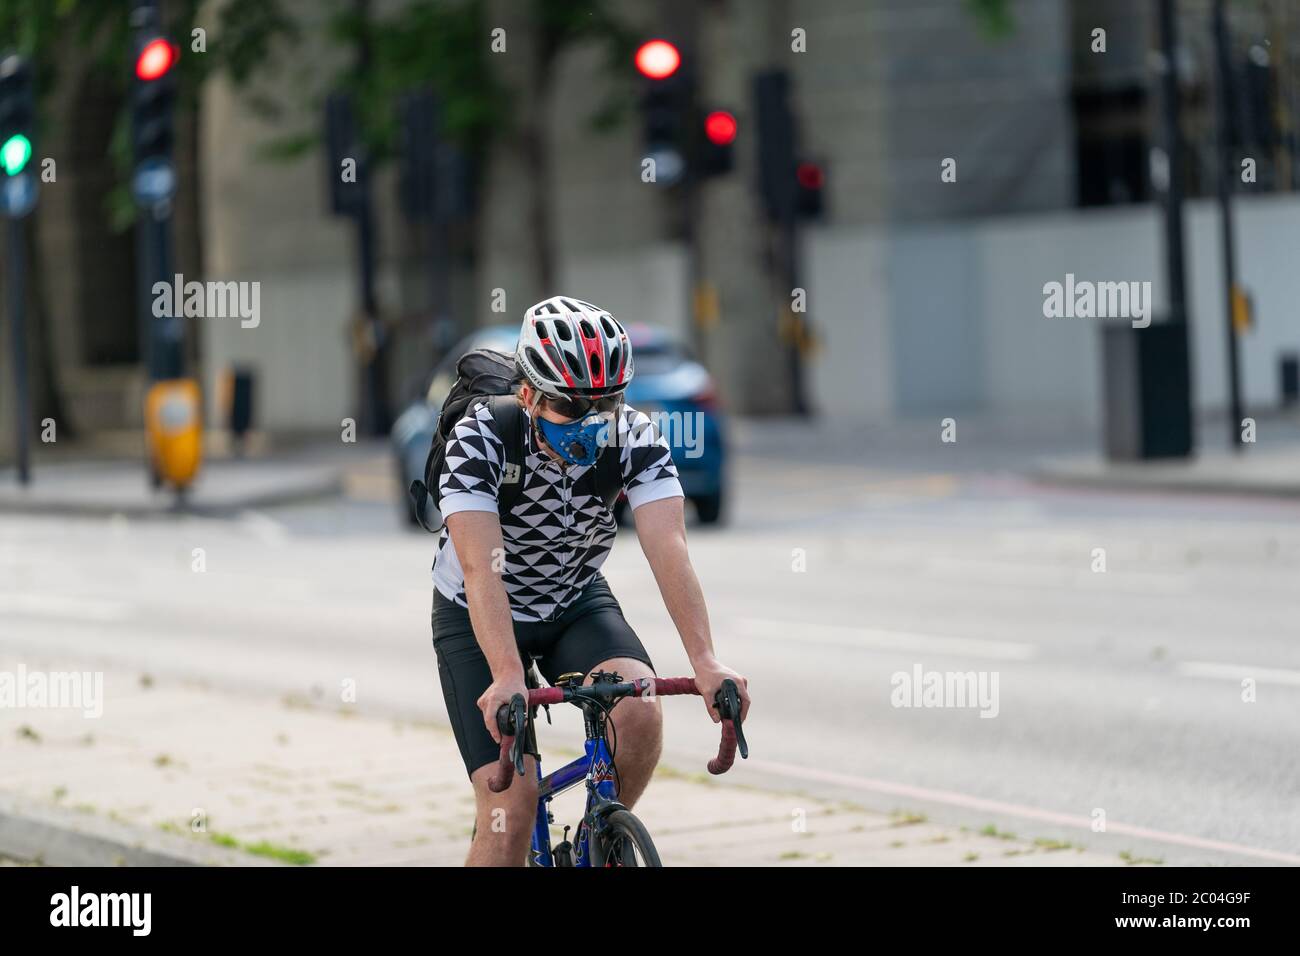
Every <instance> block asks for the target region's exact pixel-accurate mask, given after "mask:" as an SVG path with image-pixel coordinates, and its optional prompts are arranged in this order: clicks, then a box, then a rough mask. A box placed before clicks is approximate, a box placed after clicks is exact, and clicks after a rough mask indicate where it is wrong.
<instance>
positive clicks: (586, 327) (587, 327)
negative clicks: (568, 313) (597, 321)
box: [578, 319, 596, 339]
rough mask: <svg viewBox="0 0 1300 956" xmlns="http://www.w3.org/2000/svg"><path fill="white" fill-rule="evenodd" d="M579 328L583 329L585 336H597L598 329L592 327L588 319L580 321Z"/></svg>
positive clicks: (592, 337) (588, 337)
mask: <svg viewBox="0 0 1300 956" xmlns="http://www.w3.org/2000/svg"><path fill="white" fill-rule="evenodd" d="M578 328H579V329H581V330H582V336H583V338H587V339H594V338H595V337H596V330H595V329H594V328H592V327H591V323H590V322H588V321H587V320H586V319H583V320H582V321H581V322H579V323H578Z"/></svg>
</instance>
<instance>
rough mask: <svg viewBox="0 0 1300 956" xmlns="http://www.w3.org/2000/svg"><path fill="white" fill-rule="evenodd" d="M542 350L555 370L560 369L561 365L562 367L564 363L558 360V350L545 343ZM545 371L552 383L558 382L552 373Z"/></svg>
mask: <svg viewBox="0 0 1300 956" xmlns="http://www.w3.org/2000/svg"><path fill="white" fill-rule="evenodd" d="M542 348H544V349H546V357H547V358H548V359H550V360H551V364H552V365H554V366H555V367H556V368H560V367H561V366H562V365H564V361H563V360H562V359H561V358H560V353H559V350H558V349H556V347H555V346H554V345H552V344H551V343H549V342H547V343H546V344H545V345H543V346H542ZM547 371H548V372H549V373H550V376H551V380H552V381H555V382H558V381H559V379H558V378H556V377H555V373H554V372H550V370H549V369H548V370H547Z"/></svg>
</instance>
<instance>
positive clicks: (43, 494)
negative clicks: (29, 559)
mask: <svg viewBox="0 0 1300 956" xmlns="http://www.w3.org/2000/svg"><path fill="white" fill-rule="evenodd" d="M343 481H344V476H343V467H342V463H341V462H340V461H339V460H313V459H311V458H298V457H295V458H287V459H223V460H215V461H205V462H204V464H203V467H202V470H201V471H200V473H199V477H198V480H197V481H196V482H195V484H194V486H193V488H191V489H190V490H189V492H188V493H187V495H186V499H185V502H184V510H185V511H188V512H192V513H199V514H209V515H222V514H230V513H234V512H237V511H240V510H243V509H246V508H266V507H270V506H272V505H278V504H285V503H288V502H292V501H301V500H305V499H310V498H320V497H325V496H328V495H333V494H337V493H338V492H339V491H340V490H342V488H343ZM177 510H178V506H177V500H176V495H175V494H174V493H173V492H172V491H170V490H167V489H155V488H152V487H151V486H150V483H149V477H148V474H147V472H146V470H145V466H144V463H143V462H142V461H130V462H125V461H60V462H52V463H38V464H37V465H36V466H35V467H34V469H33V481H32V483H31V484H30V485H27V486H26V487H24V486H22V485H20V484H18V480H17V478H16V477H15V474H14V470H13V469H12V468H3V469H0V512H4V511H18V512H25V513H32V514H53V515H64V516H66V515H114V514H121V515H123V516H125V517H128V518H137V517H158V516H164V515H167V514H171V513H175V512H176V511H177Z"/></svg>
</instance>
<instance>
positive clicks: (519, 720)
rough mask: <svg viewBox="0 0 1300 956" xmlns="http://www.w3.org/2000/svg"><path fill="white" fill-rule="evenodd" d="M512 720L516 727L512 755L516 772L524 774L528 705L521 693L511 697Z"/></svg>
mask: <svg viewBox="0 0 1300 956" xmlns="http://www.w3.org/2000/svg"><path fill="white" fill-rule="evenodd" d="M510 717H511V722H512V723H513V724H514V725H515V727H516V732H515V742H514V743H513V744H511V746H510V757H511V759H512V760H514V762H515V773H517V774H519V776H521V777H522V776H523V775H524V746H525V744H524V741H526V740H527V739H528V705H527V704H525V703H524V699H523V697H522V696H520V695H519V694H515V696H514V697H512V698H510Z"/></svg>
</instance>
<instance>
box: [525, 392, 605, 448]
mask: <svg viewBox="0 0 1300 956" xmlns="http://www.w3.org/2000/svg"><path fill="white" fill-rule="evenodd" d="M519 398H520V401H521V402H522V403H523V405H524V407H525V408H527V409H528V410H529V412H530V413H531V414H535V415H537V416H538V417H540V418H544V419H546V421H548V422H551V423H553V424H556V425H568V424H570V423H572V422H576V421H578V420H579V419H580V418H584V417H585V416H587V415H590V414H591V412H592V411H593V410H594V411H601V412H604V413H605V414H606V417H607V419H608V418H612V413H613V411H614V410H616V409H617V408H618V405H619V404H620V403H621V402H622V396H621V395H619V396H610V397H609V398H605V399H601V400H600V401H599V403H598V404H597V405H595V406H594V407H588V408H587V409H586V410H585V411H582V412H580V413H579V414H574V413H575V412H576V411H577V410H578V409H577V407H575V405H574V403H572V402H570V401H568V400H566V399H558V400H556V399H548V398H547V397H546V396H544V395H542V394H541V393H540V392H538V391H537V390H536V389H535V388H533V387H532V386H531V385H529V384H527V383H525V384H524V385H523V386H522V388H521V389H520V392H519ZM557 406H558V407H557ZM536 434H537V438H538V440H539V442H540V443H541V446H542V449H543V450H544V451H545V452H546V454H547V455H548V456H550V457H551V458H553V459H556V460H563V456H562V455H560V454H559V453H558V452H557V451H556V450H555V449H554V448H552V447H551V445H550V443H549V442H548V441H547V440H546V436H545V435H543V434H542V430H541V429H540V428H538V429H536Z"/></svg>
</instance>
